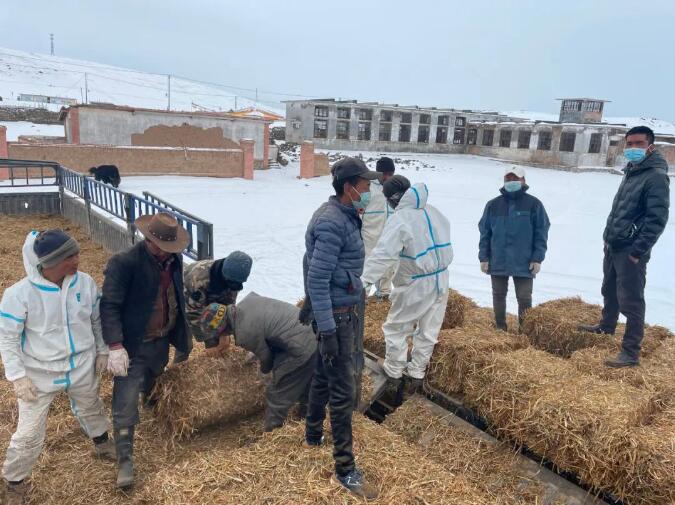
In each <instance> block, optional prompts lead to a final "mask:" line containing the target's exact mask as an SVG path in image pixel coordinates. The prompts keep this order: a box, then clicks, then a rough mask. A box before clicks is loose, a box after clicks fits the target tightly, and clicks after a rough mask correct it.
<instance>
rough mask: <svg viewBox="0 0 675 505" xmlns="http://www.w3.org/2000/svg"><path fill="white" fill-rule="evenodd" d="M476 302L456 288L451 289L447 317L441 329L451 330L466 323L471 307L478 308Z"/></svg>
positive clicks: (446, 309) (446, 310) (446, 311)
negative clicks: (465, 319) (467, 313)
mask: <svg viewBox="0 0 675 505" xmlns="http://www.w3.org/2000/svg"><path fill="white" fill-rule="evenodd" d="M477 307H478V306H477V305H476V303H475V302H474V301H473V300H472V299H471V298H467V297H466V296H464V295H462V294H460V293H458V292H457V291H455V290H454V289H451V290H450V294H449V296H448V304H447V306H446V308H445V317H444V318H443V324H442V325H441V329H443V330H449V329H451V328H457V327H458V326H462V325H463V324H464V317H465V315H466V312H467V311H468V310H469V309H473V308H477Z"/></svg>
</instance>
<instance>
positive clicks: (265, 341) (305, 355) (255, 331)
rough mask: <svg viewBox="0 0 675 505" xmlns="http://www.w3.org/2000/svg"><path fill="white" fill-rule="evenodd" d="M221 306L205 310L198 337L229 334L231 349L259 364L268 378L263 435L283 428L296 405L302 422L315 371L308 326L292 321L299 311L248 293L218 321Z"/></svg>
mask: <svg viewBox="0 0 675 505" xmlns="http://www.w3.org/2000/svg"><path fill="white" fill-rule="evenodd" d="M224 307H225V306H224V305H220V304H218V303H214V304H211V305H209V306H208V307H207V308H206V312H205V314H204V315H203V317H202V318H201V323H202V332H203V334H204V335H205V336H206V337H208V338H215V339H218V337H219V336H220V335H234V342H235V344H236V345H238V346H239V347H243V348H244V349H246V350H247V351H249V352H252V353H253V354H255V355H256V357H257V358H258V359H259V360H260V371H261V372H262V373H265V374H267V373H271V374H272V380H271V382H270V383H269V384H268V386H267V391H266V395H265V396H266V400H267V408H266V410H265V431H272V430H273V429H275V428H279V427H280V426H281V425H283V423H284V420H285V419H286V416H287V415H288V411H289V410H290V409H291V407H293V405H295V404H296V403H299V404H300V407H301V408H300V410H301V414H302V416H303V417H304V415H305V413H306V410H307V399H308V397H309V386H310V384H311V381H312V376H313V375H314V368H315V367H316V360H317V351H316V348H317V343H316V335H314V331H313V330H312V328H311V326H305V325H303V324H301V323H300V321H299V320H298V315H299V313H300V309H298V308H297V307H296V306H294V305H291V304H290V303H286V302H282V301H280V300H274V299H272V298H266V297H264V296H260V295H258V294H256V293H250V294H248V295H247V296H246V297H245V298H244V299H243V300H242V301H240V302H239V303H238V304H237V305H236V306H235V305H229V306H227V309H226V311H225V314H226V315H225V318H224V319H223V320H222V321H221V320H220V319H222V317H221V316H220V315H219V312H222V309H223V308H224ZM219 309H220V311H219ZM219 318H220V319H219ZM303 410H304V411H305V412H302V411H303Z"/></svg>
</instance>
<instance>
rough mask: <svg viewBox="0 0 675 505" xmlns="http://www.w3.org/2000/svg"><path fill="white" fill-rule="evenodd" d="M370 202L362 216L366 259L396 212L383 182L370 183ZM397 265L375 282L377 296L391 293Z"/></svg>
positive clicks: (362, 234)
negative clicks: (390, 203)
mask: <svg viewBox="0 0 675 505" xmlns="http://www.w3.org/2000/svg"><path fill="white" fill-rule="evenodd" d="M370 195H371V196H370V203H369V204H368V207H366V210H365V212H364V213H363V216H362V218H361V221H362V222H363V225H362V226H361V237H362V238H363V245H364V246H365V248H366V260H367V259H368V258H369V257H370V254H371V253H372V252H373V249H375V246H376V245H377V241H378V240H379V238H380V236H381V235H382V231H383V230H384V224H385V223H386V222H387V219H389V217H390V216H391V215H392V214H393V213H394V211H393V210H392V208H391V207H390V206H389V204H388V203H387V199H386V198H385V197H384V193H382V183H381V182H379V181H373V182H372V183H371V184H370ZM395 270H396V266H395V265H392V268H390V269H389V270H388V271H387V273H386V274H385V275H384V276H383V277H382V278H381V279H379V280H378V282H377V283H375V288H376V291H375V294H376V295H377V296H389V295H390V294H391V281H392V277H393V276H394V271H395Z"/></svg>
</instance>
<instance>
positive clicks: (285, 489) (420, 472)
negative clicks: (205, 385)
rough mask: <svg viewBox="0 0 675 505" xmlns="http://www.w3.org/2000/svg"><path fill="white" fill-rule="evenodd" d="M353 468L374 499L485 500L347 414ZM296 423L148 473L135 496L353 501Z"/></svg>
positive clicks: (327, 456) (328, 459) (326, 455)
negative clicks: (308, 445) (364, 479)
mask: <svg viewBox="0 0 675 505" xmlns="http://www.w3.org/2000/svg"><path fill="white" fill-rule="evenodd" d="M353 427H354V442H355V443H354V446H355V453H356V456H357V460H358V465H359V467H360V468H361V469H362V470H363V471H364V473H365V475H366V476H367V478H368V479H369V480H370V481H371V482H372V483H373V484H374V485H376V486H377V487H378V488H379V492H380V496H379V499H378V501H377V502H378V503H396V504H401V505H413V504H415V505H418V504H423V503H429V504H431V503H434V504H463V505H464V504H466V505H469V504H476V505H479V504H487V503H489V502H488V501H487V500H486V499H485V498H484V497H483V496H482V495H481V494H480V493H479V492H478V491H477V490H476V489H475V488H474V487H473V486H471V485H470V484H469V483H468V482H467V481H466V480H465V479H463V478H461V477H459V476H455V475H453V474H451V473H449V472H448V471H446V470H445V469H443V468H442V467H441V466H440V465H438V464H436V463H434V462H432V461H429V460H428V459H426V458H425V457H424V455H423V453H422V452H421V451H420V450H419V449H418V448H417V447H414V446H412V445H411V444H408V443H407V442H406V441H405V440H403V439H402V438H401V437H400V436H398V435H396V434H394V433H392V432H391V431H389V430H387V429H386V428H385V427H383V426H381V425H378V424H376V423H374V422H372V421H370V420H368V419H366V418H365V417H363V416H360V415H355V416H354V420H353ZM304 429H305V428H304V424H303V423H288V424H286V425H285V426H284V427H283V428H280V429H278V430H275V431H273V432H271V433H265V434H264V435H263V436H262V438H261V440H259V441H258V442H257V443H255V444H253V445H251V446H249V447H245V448H241V449H237V450H234V451H230V450H228V451H223V450H220V449H214V450H206V451H203V452H201V453H199V454H195V455H194V456H193V457H192V458H191V459H190V461H189V462H187V461H183V462H180V463H177V464H172V463H169V462H167V465H166V466H165V467H164V468H163V469H162V470H160V471H159V472H157V473H156V474H155V475H153V477H152V481H151V482H149V483H148V485H146V486H145V487H144V489H143V491H142V492H141V493H139V492H136V496H137V498H138V499H139V500H141V502H142V503H143V501H142V500H147V501H148V502H152V503H176V504H178V503H180V504H183V503H195V500H197V501H198V502H199V503H218V504H233V505H234V504H237V505H239V504H242V503H250V504H270V505H271V504H291V503H292V504H323V505H329V504H330V505H333V504H335V503H340V504H361V503H363V500H362V499H358V498H356V497H355V496H353V495H351V494H349V493H347V492H346V491H344V490H343V489H342V488H341V487H340V486H339V485H338V484H337V483H335V482H334V481H333V480H332V478H331V477H332V474H333V471H334V470H333V468H334V466H333V458H332V444H330V443H328V444H325V445H324V446H323V447H320V448H312V449H306V448H303V447H302V446H301V444H302V441H303V439H304Z"/></svg>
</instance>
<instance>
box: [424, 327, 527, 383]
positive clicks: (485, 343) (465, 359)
mask: <svg viewBox="0 0 675 505" xmlns="http://www.w3.org/2000/svg"><path fill="white" fill-rule="evenodd" d="M527 345H528V344H527V340H525V339H524V338H523V337H521V336H519V335H514V334H510V333H506V332H503V331H499V330H496V329H494V328H485V327H481V326H476V327H464V328H456V329H454V330H442V331H441V333H440V334H439V336H438V343H437V344H436V347H435V348H434V353H433V355H432V357H431V361H430V363H429V368H428V371H427V378H428V381H429V383H430V384H431V385H432V386H433V387H435V388H438V389H439V390H440V391H442V392H444V393H446V394H450V395H451V394H454V393H461V392H462V391H463V390H464V380H465V378H466V376H467V374H470V373H472V372H474V371H475V370H477V369H479V368H482V367H483V366H485V364H486V363H488V362H489V361H490V360H491V358H492V356H493V354H495V353H504V352H509V351H513V350H515V349H521V348H523V347H526V346H527Z"/></svg>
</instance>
